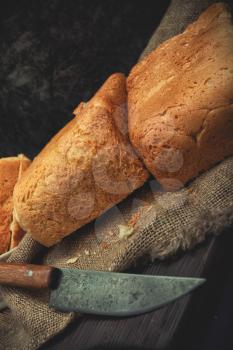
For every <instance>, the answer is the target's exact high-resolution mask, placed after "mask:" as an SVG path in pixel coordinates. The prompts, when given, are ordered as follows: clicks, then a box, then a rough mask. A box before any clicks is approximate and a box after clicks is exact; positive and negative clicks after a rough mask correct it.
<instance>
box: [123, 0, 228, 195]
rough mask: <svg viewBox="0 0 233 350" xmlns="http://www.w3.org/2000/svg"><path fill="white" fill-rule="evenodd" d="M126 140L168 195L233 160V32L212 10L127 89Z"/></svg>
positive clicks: (221, 13) (137, 71) (222, 13)
mask: <svg viewBox="0 0 233 350" xmlns="http://www.w3.org/2000/svg"><path fill="white" fill-rule="evenodd" d="M127 89H128V108H129V134H130V139H131V142H132V144H133V145H134V147H135V148H136V150H137V151H138V153H139V154H140V156H141V158H142V159H143V161H144V163H145V165H146V166H147V168H148V169H149V170H150V172H151V173H152V174H153V175H154V176H155V177H156V179H157V180H158V181H159V182H160V183H161V184H162V185H163V186H164V188H165V189H168V190H172V189H174V188H177V187H182V186H183V185H184V184H185V183H186V182H188V181H189V180H190V179H192V178H194V177H196V176H197V175H198V174H199V173H201V172H203V171H206V170H208V169H209V168H211V167H212V166H213V165H214V164H216V163H217V162H219V161H221V160H223V159H224V158H226V157H228V156H230V155H232V154H233V26H232V20H231V14H230V12H229V10H228V7H227V6H226V5H224V4H223V3H217V4H214V5H212V6H210V7H209V8H208V9H207V10H206V11H204V12H203V13H202V14H201V16H200V17H199V18H198V20H197V21H196V22H194V23H193V24H191V25H189V26H188V27H187V29H186V30H185V31H184V32H183V33H182V34H180V35H177V36H175V37H173V38H171V39H169V40H167V41H166V42H164V43H163V44H162V45H160V46H159V47H158V48H157V49H155V50H154V51H153V52H152V53H151V54H149V55H148V56H146V57H145V58H144V59H143V60H142V61H141V62H140V63H138V64H137V65H136V66H135V67H134V68H133V69H132V71H131V73H130V75H129V77H128V81H127Z"/></svg>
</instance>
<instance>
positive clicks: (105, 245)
mask: <svg viewBox="0 0 233 350" xmlns="http://www.w3.org/2000/svg"><path fill="white" fill-rule="evenodd" d="M101 247H102V248H103V249H107V248H108V247H109V244H108V243H107V242H102V243H101Z"/></svg>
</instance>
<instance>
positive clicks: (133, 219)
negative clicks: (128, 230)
mask: <svg viewBox="0 0 233 350" xmlns="http://www.w3.org/2000/svg"><path fill="white" fill-rule="evenodd" d="M140 216H141V213H140V211H138V212H136V213H134V214H133V215H132V216H131V218H130V219H129V221H128V223H127V224H128V225H129V226H132V227H134V226H135V225H136V223H137V222H138V219H139V218H140Z"/></svg>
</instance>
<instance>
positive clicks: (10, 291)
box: [0, 0, 233, 350]
mask: <svg viewBox="0 0 233 350" xmlns="http://www.w3.org/2000/svg"><path fill="white" fill-rule="evenodd" d="M178 3H179V0H178ZM199 3H200V2H199ZM201 3H204V2H201ZM202 7H203V5H201V8H200V9H201V10H202ZM187 11H188V10H187ZM170 12H171V18H172V22H173V29H172V26H171V25H170V27H169V28H170V29H169V30H173V32H174V33H176V25H177V24H176V23H177V17H175V18H176V20H175V21H174V13H173V12H172V11H170ZM195 16H196V13H195ZM184 17H185V16H184ZM184 17H183V18H182V21H183V26H184V25H186V24H187V23H189V22H191V21H192V20H193V18H194V17H192V16H190V9H189V11H188V15H187V16H186V18H184ZM167 20H168V19H166V21H167ZM168 22H169V21H168ZM168 22H167V23H168ZM161 25H163V22H162V23H161ZM167 25H168V24H167ZM160 27H161V26H160ZM179 30H180V29H179ZM159 35H161V33H160V34H159ZM153 40H154V45H152V42H153ZM163 40H164V39H163ZM163 40H160V41H163ZM158 42H159V40H158V35H157V34H156V33H155V35H154V36H153V39H152V40H151V41H150V50H151V49H152V48H153V47H154V46H157V45H158ZM146 52H148V50H147V51H146ZM232 209H233V158H229V159H226V160H225V161H223V162H222V163H220V164H219V165H217V166H216V167H214V168H213V169H211V170H210V171H208V172H206V173H205V174H203V175H202V176H200V177H199V178H198V179H196V180H194V181H193V182H192V183H191V184H190V186H188V187H186V188H184V189H182V190H180V191H178V192H174V193H163V192H162V191H161V189H160V187H159V186H158V184H157V183H156V181H155V180H153V179H151V180H149V181H148V182H147V183H146V184H145V185H144V186H143V187H142V188H141V189H139V190H137V191H136V192H134V193H133V194H132V195H131V196H130V197H128V198H127V199H126V200H124V201H123V202H122V203H120V204H119V205H117V206H115V207H114V208H112V209H110V210H109V211H108V212H106V213H105V214H104V215H102V216H101V217H100V218H99V219H97V220H95V222H93V223H91V224H89V225H87V226H85V227H84V228H82V229H80V230H79V231H77V232H76V233H74V234H73V235H71V236H69V237H67V238H66V239H64V240H63V241H62V242H61V243H60V244H58V245H57V246H55V247H53V248H50V249H47V248H44V247H42V246H41V245H40V244H38V243H37V242H35V241H33V239H32V238H31V237H30V236H29V235H26V236H25V238H24V239H23V241H22V242H21V244H20V246H19V247H18V248H17V249H16V250H15V251H14V253H13V254H12V255H11V257H10V259H9V262H15V263H29V262H30V263H33V262H37V263H43V264H50V265H53V266H56V267H70V268H80V269H95V270H110V271H122V270H124V269H126V268H128V267H130V266H131V265H132V264H134V263H135V262H136V261H137V260H138V259H139V258H140V257H142V256H144V255H149V256H151V258H152V259H156V258H164V257H166V256H168V255H171V254H174V253H176V252H177V251H178V250H186V249H189V248H191V247H193V246H194V245H195V244H197V243H198V242H200V241H202V240H203V239H204V238H205V237H206V235H207V234H210V233H220V232H222V231H223V230H224V229H225V228H226V227H228V226H230V225H231V224H232V223H233V214H232V213H233V210H232ZM119 225H123V227H124V226H127V227H129V228H132V230H131V231H133V232H131V233H132V234H131V236H129V237H128V238H123V239H120V238H119V229H120V227H121V228H122V226H119ZM2 294H3V297H4V299H5V301H6V302H7V304H8V306H9V309H6V310H5V311H3V312H2V313H0V349H4V350H14V349H17V350H21V349H22V350H33V349H36V348H38V347H39V346H40V345H41V344H43V343H44V342H45V341H46V340H48V339H50V338H52V337H53V336H54V335H56V334H57V333H59V332H60V331H62V330H63V329H64V328H65V327H66V326H67V325H68V324H69V323H70V322H71V321H72V320H73V319H74V318H75V317H77V315H74V314H72V313H68V314H64V313H60V312H57V311H55V310H52V309H50V308H49V307H48V298H49V294H48V292H47V291H33V292H31V291H27V290H24V289H15V288H6V287H4V288H2Z"/></svg>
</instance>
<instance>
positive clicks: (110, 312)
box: [0, 263, 205, 316]
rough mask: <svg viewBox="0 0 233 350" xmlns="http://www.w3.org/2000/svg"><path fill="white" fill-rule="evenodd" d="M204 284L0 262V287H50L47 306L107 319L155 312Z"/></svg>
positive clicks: (170, 278)
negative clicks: (106, 317)
mask: <svg viewBox="0 0 233 350" xmlns="http://www.w3.org/2000/svg"><path fill="white" fill-rule="evenodd" d="M204 282H205V279H203V278H186V277H167V276H151V275H136V274H128V273H116V272H99V271H85V270H78V269H69V268H59V269H58V268H55V267H52V266H45V265H30V264H28V265H26V264H9V263H0V285H7V286H14V287H26V288H50V290H51V293H50V301H49V305H50V307H52V308H55V309H57V310H60V311H63V312H71V311H75V312H81V313H86V314H96V315H107V316H131V315H138V314H142V313H146V312H149V311H152V310H156V309H158V308H160V307H162V306H164V305H166V304H167V303H170V302H172V301H174V300H176V299H178V298H180V297H182V296H183V295H185V294H187V293H189V292H191V291H192V290H194V289H195V288H197V287H198V286H200V285H201V284H203V283H204Z"/></svg>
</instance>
